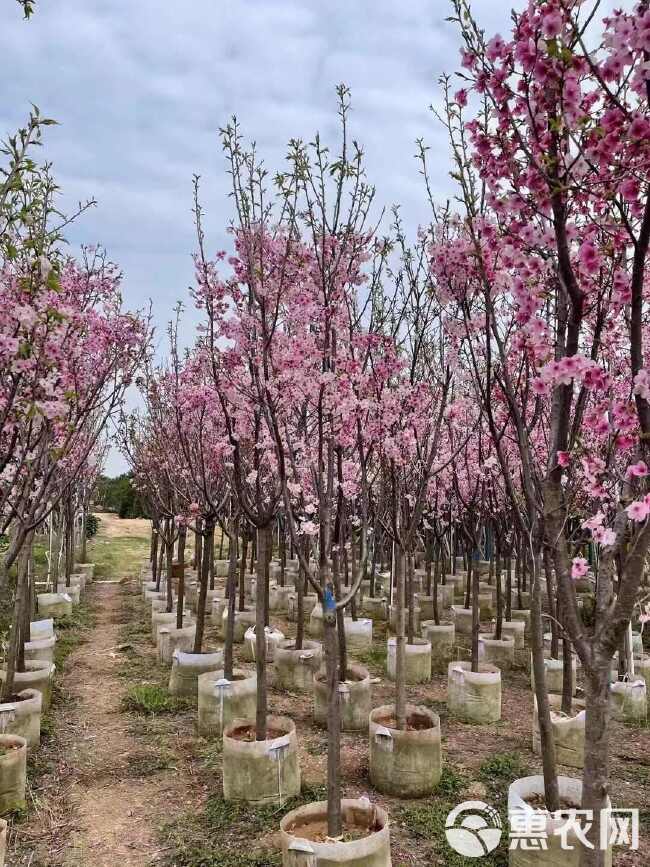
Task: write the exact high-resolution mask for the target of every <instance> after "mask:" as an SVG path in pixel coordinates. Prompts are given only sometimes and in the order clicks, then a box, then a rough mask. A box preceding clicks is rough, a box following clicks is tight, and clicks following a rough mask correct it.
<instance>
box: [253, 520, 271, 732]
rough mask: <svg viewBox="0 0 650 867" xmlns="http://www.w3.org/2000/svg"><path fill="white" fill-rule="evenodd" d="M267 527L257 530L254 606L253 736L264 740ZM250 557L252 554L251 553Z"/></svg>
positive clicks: (265, 706)
mask: <svg viewBox="0 0 650 867" xmlns="http://www.w3.org/2000/svg"><path fill="white" fill-rule="evenodd" d="M268 531H269V528H268V527H259V528H258V530H257V573H256V576H257V603H256V606H255V666H256V670H257V713H256V715H255V737H256V739H257V740H258V741H265V740H266V718H267V705H266V702H267V699H266V634H265V632H264V625H265V624H264V601H263V600H264V583H265V579H266V575H265V573H266V544H267V536H268ZM251 557H252V555H251Z"/></svg>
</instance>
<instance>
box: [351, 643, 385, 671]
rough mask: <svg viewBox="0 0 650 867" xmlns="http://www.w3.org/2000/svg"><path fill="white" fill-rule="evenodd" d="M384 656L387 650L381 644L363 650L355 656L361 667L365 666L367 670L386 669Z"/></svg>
mask: <svg viewBox="0 0 650 867" xmlns="http://www.w3.org/2000/svg"><path fill="white" fill-rule="evenodd" d="M386 654H387V649H386V646H385V645H383V644H373V646H372V647H371V648H369V650H364V651H363V652H360V653H358V654H356V658H357V660H358V661H359V662H360V663H361V665H365V666H366V667H367V668H369V669H381V671H382V672H383V671H385V669H386Z"/></svg>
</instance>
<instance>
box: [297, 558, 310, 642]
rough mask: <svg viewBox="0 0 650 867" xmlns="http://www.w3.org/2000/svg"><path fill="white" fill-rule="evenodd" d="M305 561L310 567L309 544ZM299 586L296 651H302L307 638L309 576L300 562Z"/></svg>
mask: <svg viewBox="0 0 650 867" xmlns="http://www.w3.org/2000/svg"><path fill="white" fill-rule="evenodd" d="M304 550H305V553H304V556H305V560H306V561H307V565H308V566H309V543H308V542H305V549H304ZM298 564H299V565H298V586H297V587H296V593H297V597H298V598H297V600H296V603H297V604H296V610H297V619H298V622H297V624H296V643H295V648H296V650H302V643H303V641H304V638H305V584H306V583H307V576H306V574H305V570H304V569H303V568H302V564H301V563H300V560H299V561H298Z"/></svg>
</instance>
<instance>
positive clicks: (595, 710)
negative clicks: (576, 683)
mask: <svg viewBox="0 0 650 867" xmlns="http://www.w3.org/2000/svg"><path fill="white" fill-rule="evenodd" d="M610 663H611V660H610V659H605V658H600V659H598V660H597V663H596V665H595V666H594V667H593V668H592V667H591V666H589V668H588V669H587V670H585V696H586V705H587V710H586V715H585V764H584V769H583V773H582V809H583V810H591V811H592V812H593V819H594V821H593V824H592V825H591V828H590V829H589V831H588V832H587V839H588V840H589V841H590V842H591V844H592V845H593V847H594V849H593V851H592V850H591V849H587V848H586V847H585V850H584V851H583V853H582V856H581V862H580V863H581V865H582V867H603V865H604V863H605V852H604V851H602V850H601V849H600V811H601V810H602V809H604V808H605V807H606V805H607V798H608V794H609V732H608V729H609V667H610Z"/></svg>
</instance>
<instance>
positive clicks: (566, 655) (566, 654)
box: [561, 638, 573, 716]
mask: <svg viewBox="0 0 650 867" xmlns="http://www.w3.org/2000/svg"><path fill="white" fill-rule="evenodd" d="M572 709H573V648H572V646H571V642H570V640H569V639H568V638H563V639H562V707H561V710H562V713H565V714H567V716H571V711H572Z"/></svg>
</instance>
